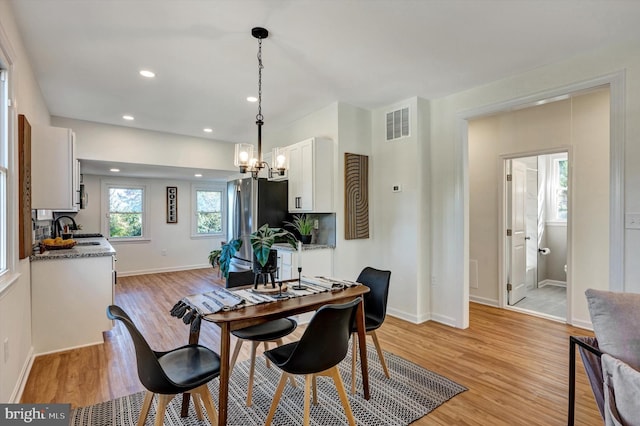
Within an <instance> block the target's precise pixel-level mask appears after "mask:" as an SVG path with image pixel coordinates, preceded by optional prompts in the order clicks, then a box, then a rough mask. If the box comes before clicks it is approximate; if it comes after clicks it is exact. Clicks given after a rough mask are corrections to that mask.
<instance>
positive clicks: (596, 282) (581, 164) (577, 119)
mask: <svg viewBox="0 0 640 426" xmlns="http://www.w3.org/2000/svg"><path fill="white" fill-rule="evenodd" d="M608 132H609V93H608V90H605V89H603V90H599V91H597V92H593V93H588V94H582V95H577V96H575V97H573V98H571V99H567V100H563V101H557V102H553V103H549V104H545V105H541V106H536V107H531V108H525V109H520V110H517V111H514V112H505V113H502V114H499V115H492V116H489V117H482V118H478V119H473V120H470V121H469V200H470V202H469V217H470V221H469V236H470V237H469V253H470V254H469V255H470V258H471V259H478V265H479V267H478V277H479V286H478V287H479V288H478V289H471V291H470V295H471V296H472V298H473V299H474V300H478V301H481V302H485V303H490V304H494V305H497V304H498V300H499V292H500V291H501V289H504V285H502V286H501V285H500V282H499V271H498V265H499V261H498V257H499V250H498V247H499V245H500V244H502V238H500V235H501V231H500V229H499V222H498V218H499V215H500V208H501V207H500V205H499V192H500V185H502V181H501V180H500V175H501V172H502V169H501V159H500V156H501V155H507V154H517V153H527V152H528V153H531V152H535V151H537V150H544V149H554V148H558V149H567V147H572V148H575V149H574V151H575V153H574V156H573V161H572V164H571V169H572V170H573V177H574V180H573V182H572V184H573V186H572V191H573V192H572V193H573V194H576V196H577V194H587V193H589V194H591V195H590V196H583V197H578V198H577V199H576V200H574V202H573V205H572V208H573V209H575V210H573V215H572V218H573V219H574V227H573V238H574V241H576V239H579V240H582V241H581V242H580V243H582V244H584V243H589V244H590V245H589V246H588V247H586V248H585V249H586V250H587V251H588V252H592V251H595V252H599V253H601V256H598V257H597V259H594V258H593V256H588V263H586V264H585V263H584V262H585V258H584V256H580V257H578V256H574V262H576V263H575V264H574V265H573V266H574V270H581V271H582V270H590V271H591V273H590V275H591V276H592V277H594V278H592V280H593V281H587V282H588V283H589V285H590V286H591V287H594V288H602V282H601V281H600V279H601V278H602V276H601V273H600V272H599V271H608V269H609V258H608V253H609V250H608V240H609V233H608V224H609V216H608V205H609V155H608V150H609V135H608ZM563 147H564V148H563ZM578 217H579V218H580V220H578ZM562 231H564V232H565V234H566V227H564V228H558V227H549V226H547V227H546V230H545V232H546V233H547V235H546V243H545V246H546V247H547V246H548V247H550V248H551V249H552V253H555V254H554V255H553V256H547V257H544V258H539V259H540V260H542V261H543V262H545V261H546V264H545V265H543V267H542V268H541V271H546V273H545V274H542V275H539V277H538V281H541V280H542V279H545V278H550V279H555V280H559V281H564V263H565V262H566V243H565V241H566V236H564V235H561V233H562ZM585 233H586V234H593V235H597V241H600V243H597V241H596V240H593V239H588V240H586V239H584V237H581V235H583V234H585ZM580 243H578V244H580ZM576 250H581V249H580V248H577V247H576ZM583 250H584V249H583ZM554 262H555V263H554ZM560 263H561V264H560ZM596 277H597V279H596ZM581 283H585V284H586V282H585V281H584V277H583V278H582V280H581ZM578 288H582V287H578ZM476 297H477V299H476Z"/></svg>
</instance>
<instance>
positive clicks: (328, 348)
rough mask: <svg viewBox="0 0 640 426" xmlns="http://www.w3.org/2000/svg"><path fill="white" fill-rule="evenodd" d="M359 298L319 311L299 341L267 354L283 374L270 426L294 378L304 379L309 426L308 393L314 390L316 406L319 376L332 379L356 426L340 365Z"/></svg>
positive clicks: (305, 417)
mask: <svg viewBox="0 0 640 426" xmlns="http://www.w3.org/2000/svg"><path fill="white" fill-rule="evenodd" d="M361 300H362V298H360V297H358V298H357V299H355V300H352V301H351V302H348V303H342V304H334V305H325V306H323V307H321V308H320V309H318V311H317V312H316V313H315V315H314V316H313V318H312V319H311V321H310V322H309V324H308V325H307V328H306V330H305V331H304V334H303V335H302V337H301V338H300V340H299V341H297V342H293V343H289V344H286V345H283V346H280V347H277V348H275V349H271V350H269V351H266V352H265V353H264V354H265V356H266V357H267V358H268V359H270V360H271V362H273V363H274V364H275V365H276V366H277V367H279V368H280V369H281V370H282V377H281V378H280V382H279V383H278V388H277V389H276V394H275V395H274V397H273V402H272V403H271V408H269V414H268V416H267V419H266V421H265V426H268V425H270V424H271V422H272V421H273V417H274V415H275V414H276V409H277V408H278V402H279V401H280V397H281V396H282V392H283V391H284V386H285V384H286V382H287V379H288V378H290V379H293V376H292V375H294V374H303V375H304V376H305V390H304V420H303V424H304V425H305V426H306V425H308V424H309V421H310V420H309V417H310V412H311V404H310V401H309V396H310V395H309V392H310V389H312V388H313V403H314V404H317V403H318V400H317V396H316V376H328V377H331V378H332V379H333V382H334V383H335V386H336V389H337V391H338V395H339V396H340V400H341V402H342V406H343V408H344V412H345V414H346V416H347V420H348V421H349V425H352V426H353V425H355V424H356V422H355V419H354V417H353V413H352V412H351V407H350V406H349V399H348V398H347V393H346V392H345V390H344V385H343V384H342V379H341V377H340V372H339V371H338V367H337V365H338V364H339V363H340V361H342V360H343V359H344V357H345V356H346V355H347V351H348V350H349V337H350V335H351V328H352V326H353V324H354V319H355V313H356V308H357V305H358V303H360V302H361Z"/></svg>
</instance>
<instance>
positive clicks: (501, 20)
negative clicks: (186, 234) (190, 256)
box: [11, 0, 640, 142]
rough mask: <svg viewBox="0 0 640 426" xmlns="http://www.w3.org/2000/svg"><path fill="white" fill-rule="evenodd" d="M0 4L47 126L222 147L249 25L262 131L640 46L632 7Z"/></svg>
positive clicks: (382, 0) (639, 6)
mask: <svg viewBox="0 0 640 426" xmlns="http://www.w3.org/2000/svg"><path fill="white" fill-rule="evenodd" d="M11 2H12V5H13V9H14V12H15V15H16V19H17V21H18V27H19V29H20V31H21V34H22V37H23V41H24V43H25V47H26V50H27V52H28V55H29V57H30V60H31V62H32V65H33V67H34V72H35V74H36V78H37V80H38V81H39V83H40V87H41V89H42V93H43V95H44V98H45V100H46V103H47V106H48V108H49V111H50V112H51V114H52V115H55V116H61V117H69V118H75V119H81V120H88V121H95V122H101V123H108V124H115V125H122V126H130V127H137V128H142V129H151V130H157V131H163V132H169V133H176V134H182V135H190V136H195V137H202V138H208V139H216V140H222V141H228V142H254V141H255V139H256V126H255V115H256V112H257V105H256V104H251V103H248V102H247V101H246V97H247V96H249V95H255V94H256V93H257V59H256V53H257V47H258V45H257V40H256V39H254V38H253V37H252V36H251V28H252V27H254V26H263V27H265V28H267V29H268V30H269V31H270V36H269V38H268V39H266V40H265V41H264V42H263V62H264V70H263V102H262V108H263V114H264V117H265V127H264V130H263V131H264V132H265V133H266V132H268V131H269V129H275V128H278V127H281V126H285V125H287V124H288V123H291V122H292V121H295V120H296V119H299V118H301V117H303V116H305V115H307V114H309V113H312V112H314V111H316V110H318V109H320V108H322V107H324V106H326V105H328V104H330V103H332V102H335V101H341V102H346V103H349V104H352V105H356V106H359V107H363V108H367V109H374V108H377V107H381V106H385V105H389V104H391V103H394V102H397V101H399V100H402V99H406V98H408V97H412V96H419V97H423V98H427V99H433V98H438V97H442V96H445V95H448V94H451V93H455V92H459V91H462V90H465V89H468V88H472V87H475V86H478V85H482V84H485V83H487V82H490V81H494V80H498V79H501V78H505V77H508V76H509V75H513V74H517V73H521V72H525V71H527V70H531V69H533V68H536V67H540V66H542V65H545V64H549V63H553V62H557V61H560V60H562V59H564V58H567V57H570V56H573V55H577V54H580V53H581V52H586V51H589V50H592V49H597V48H600V47H603V46H607V45H612V44H618V43H624V42H628V41H637V40H640V25H639V24H638V22H640V1H615V0H592V1H584V0H548V1H545V0H510V1H506V0H474V1H471V0H423V1H419V0H324V1H319V0H313V1H311V0H154V1H149V0H110V1H104V0H55V1H54V0H47V1H44V0H11ZM143 68H145V69H150V70H153V71H154V72H155V73H156V75H157V76H156V78H155V79H152V80H148V79H144V78H142V77H140V76H139V75H138V71H139V70H140V69H143ZM123 114H131V115H133V116H135V120H134V121H133V122H125V121H124V120H123V119H122V115H123ZM204 127H211V128H213V132H212V133H210V134H206V133H203V131H202V129H203V128H204Z"/></svg>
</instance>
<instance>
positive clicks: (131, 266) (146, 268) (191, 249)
mask: <svg viewBox="0 0 640 426" xmlns="http://www.w3.org/2000/svg"><path fill="white" fill-rule="evenodd" d="M84 182H85V185H86V186H85V188H86V190H87V191H88V192H89V194H90V197H91V198H90V201H89V205H88V207H87V208H86V209H84V210H80V211H79V212H78V214H77V215H76V216H75V220H76V223H78V224H80V225H82V229H83V231H82V232H90V233H93V232H101V233H103V234H105V235H106V232H107V229H106V226H107V224H106V222H105V221H104V220H101V219H102V218H103V217H104V215H103V214H101V204H103V203H102V202H101V201H102V199H101V198H102V196H103V194H101V192H102V191H101V189H102V183H103V182H107V183H116V184H118V183H121V184H126V183H135V184H141V185H145V186H146V190H147V192H146V195H147V197H148V211H147V219H148V224H149V238H150V239H149V241H144V242H114V241H113V240H112V241H111V244H112V245H113V247H114V248H115V250H116V257H117V259H118V261H117V262H116V270H117V271H118V276H126V275H138V274H147V273H156V272H166V271H177V270H186V269H196V268H207V267H209V262H208V260H207V256H208V255H209V252H210V251H211V250H213V249H214V248H218V247H220V242H221V241H224V240H225V237H224V235H225V233H223V234H222V235H220V236H218V237H206V238H202V237H197V238H192V237H191V225H192V223H191V221H192V219H193V216H192V215H191V203H192V197H191V187H192V184H194V183H195V184H197V185H201V184H202V182H197V181H195V182H191V181H180V180H164V179H129V178H121V177H112V176H93V175H85V176H84ZM212 185H215V184H214V183H212ZM218 185H222V186H221V187H222V188H223V190H224V191H226V186H225V185H226V184H225V183H220V184H218ZM167 186H176V187H178V223H166V187H167ZM225 193H226V192H225ZM163 250H166V254H163Z"/></svg>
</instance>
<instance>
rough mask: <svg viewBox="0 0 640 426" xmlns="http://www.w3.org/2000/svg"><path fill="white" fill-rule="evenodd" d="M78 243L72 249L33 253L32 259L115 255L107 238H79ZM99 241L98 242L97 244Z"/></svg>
mask: <svg viewBox="0 0 640 426" xmlns="http://www.w3.org/2000/svg"><path fill="white" fill-rule="evenodd" d="M76 242H77V243H78V244H76V245H75V246H73V247H72V248H70V249H62V250H47V251H45V252H44V253H39V254H33V255H31V257H30V258H29V259H31V261H32V262H33V261H39V260H54V259H78V258H83V257H101V256H113V255H115V254H116V250H115V249H114V248H113V247H112V246H111V244H109V241H107V239H106V238H104V237H102V238H79V239H77V240H76ZM96 243H97V244H96Z"/></svg>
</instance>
